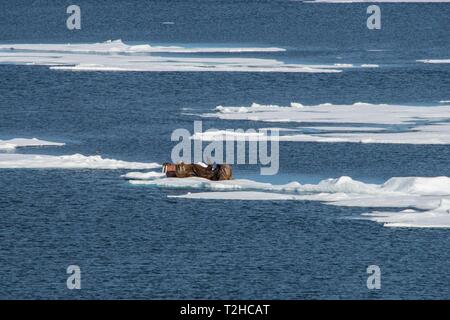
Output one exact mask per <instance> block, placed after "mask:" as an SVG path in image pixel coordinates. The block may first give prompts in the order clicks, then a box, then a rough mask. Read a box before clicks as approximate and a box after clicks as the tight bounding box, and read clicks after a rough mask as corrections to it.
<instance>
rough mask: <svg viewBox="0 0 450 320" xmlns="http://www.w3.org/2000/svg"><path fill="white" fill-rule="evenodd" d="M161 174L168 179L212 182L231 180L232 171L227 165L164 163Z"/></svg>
mask: <svg viewBox="0 0 450 320" xmlns="http://www.w3.org/2000/svg"><path fill="white" fill-rule="evenodd" d="M163 172H164V173H165V174H166V176H167V177H170V178H189V177H199V178H205V179H208V180H212V181H219V180H231V179H232V178H233V170H232V169H231V166H230V165H229V164H214V165H211V164H209V165H203V164H188V163H183V162H181V163H177V164H174V163H164V164H163Z"/></svg>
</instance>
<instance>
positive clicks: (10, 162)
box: [0, 153, 160, 170]
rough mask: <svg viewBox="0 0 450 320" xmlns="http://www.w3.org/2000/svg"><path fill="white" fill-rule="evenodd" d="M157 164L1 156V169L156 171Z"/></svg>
mask: <svg viewBox="0 0 450 320" xmlns="http://www.w3.org/2000/svg"><path fill="white" fill-rule="evenodd" d="M158 167H160V165H159V164H157V163H141V162H127V161H121V160H114V159H104V158H102V157H101V156H84V155H81V154H74V155H65V156H53V155H37V154H8V153H5V154H0V169H136V170H140V169H154V168H158Z"/></svg>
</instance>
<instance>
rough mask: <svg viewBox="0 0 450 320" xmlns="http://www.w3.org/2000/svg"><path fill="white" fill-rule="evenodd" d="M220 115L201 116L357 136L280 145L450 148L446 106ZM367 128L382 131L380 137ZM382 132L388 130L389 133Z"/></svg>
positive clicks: (297, 136)
mask: <svg viewBox="0 0 450 320" xmlns="http://www.w3.org/2000/svg"><path fill="white" fill-rule="evenodd" d="M215 111H216V112H215V113H206V114H203V115H202V116H203V117H216V118H219V119H222V120H247V121H262V122H278V123H285V122H294V123H297V124H308V126H305V127H303V129H308V130H309V131H310V130H311V129H314V127H311V126H310V124H314V123H316V124H325V123H326V124H334V125H345V128H346V130H345V131H355V132H336V131H339V129H338V126H328V128H326V127H322V128H321V129H320V132H312V133H307V134H305V133H295V132H294V133H292V132H291V133H290V134H283V135H280V136H279V137H276V139H279V140H280V141H298V142H334V143H336V142H353V143H406V144H450V106H449V105H442V104H440V105H438V106H406V105H388V104H369V103H361V102H359V103H355V104H351V105H335V104H330V103H325V104H320V105H315V106H305V105H302V104H300V103H291V105H290V106H278V105H261V104H257V103H253V104H252V105H251V106H249V107H245V106H241V107H227V106H218V107H216V108H215ZM368 125H375V126H377V127H378V128H381V129H379V130H376V131H375V130H374V129H371V128H368ZM380 126H384V127H385V128H384V130H383V129H382V127H380ZM299 128H300V129H301V128H302V127H299ZM297 129H298V128H297ZM219 133H220V131H219ZM219 136H220V134H214V133H211V134H207V135H206V136H205V137H203V138H204V139H205V140H207V139H219ZM197 138H202V137H197ZM269 139H270V137H269Z"/></svg>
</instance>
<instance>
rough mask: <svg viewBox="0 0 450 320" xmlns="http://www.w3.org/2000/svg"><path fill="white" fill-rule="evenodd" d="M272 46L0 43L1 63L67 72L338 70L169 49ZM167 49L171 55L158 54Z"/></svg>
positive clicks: (233, 50) (265, 49)
mask: <svg viewBox="0 0 450 320" xmlns="http://www.w3.org/2000/svg"><path fill="white" fill-rule="evenodd" d="M284 50H285V49H282V48H276V47H260V48H257V47H252V48H246V47H236V48H231V47H196V48H185V47H178V46H151V45H148V44H142V45H127V44H125V43H123V42H122V41H121V40H116V41H107V42H103V43H85V44H4V45H0V63H10V64H24V65H44V66H50V69H53V70H69V71H143V72H144V71H146V72H173V71H176V72H182V71H186V72H203V71H215V72H306V73H336V72H341V71H342V70H341V69H342V68H344V67H345V66H342V67H339V68H338V67H336V66H334V65H307V64H287V63H284V62H282V61H279V60H276V59H267V58H251V57H235V56H233V57H214V56H213V57H206V56H204V55H202V56H200V57H186V56H180V55H173V54H177V53H178V54H197V53H223V54H230V53H243V52H246V53H256V52H279V51H284ZM164 53H171V54H172V55H171V56H161V55H157V54H164Z"/></svg>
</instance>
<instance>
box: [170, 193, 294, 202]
mask: <svg viewBox="0 0 450 320" xmlns="http://www.w3.org/2000/svg"><path fill="white" fill-rule="evenodd" d="M168 197H169V198H185V199H204V200H246V201H252V200H253V201H260V200H266V201H267V200H269V201H280V200H298V199H299V196H298V195H292V194H281V193H272V192H260V191H234V192H197V193H191V192H189V193H187V194H184V195H178V196H170V195H169V196H168Z"/></svg>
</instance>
